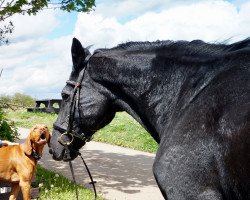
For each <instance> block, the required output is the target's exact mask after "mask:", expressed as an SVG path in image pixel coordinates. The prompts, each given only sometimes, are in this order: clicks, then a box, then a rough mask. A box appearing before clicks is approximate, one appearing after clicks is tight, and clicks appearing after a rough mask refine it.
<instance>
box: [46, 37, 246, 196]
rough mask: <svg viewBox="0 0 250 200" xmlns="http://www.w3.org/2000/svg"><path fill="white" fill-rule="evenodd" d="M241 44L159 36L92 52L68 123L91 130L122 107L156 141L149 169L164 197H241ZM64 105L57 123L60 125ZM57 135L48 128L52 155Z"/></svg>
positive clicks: (77, 65) (75, 49)
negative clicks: (77, 107)
mask: <svg viewBox="0 0 250 200" xmlns="http://www.w3.org/2000/svg"><path fill="white" fill-rule="evenodd" d="M74 43H75V44H74ZM79 44H80V43H79V42H78V41H74V42H73V45H72V57H73V65H74V67H73V71H72V74H71V76H70V80H74V81H75V80H76V79H77V77H78V74H79V71H80V70H82V68H83V66H82V64H81V62H80V61H78V60H80V59H79V58H80V57H81V59H83V60H84V59H85V57H86V54H88V52H86V49H83V48H82V47H81V45H79ZM249 44H250V40H245V41H242V42H239V43H235V44H232V45H211V44H210V45H209V44H206V43H204V42H202V41H193V42H190V43H188V42H177V43H174V42H170V41H165V42H155V43H127V44H125V45H120V46H118V47H116V48H112V49H107V50H105V49H104V50H98V51H97V52H95V53H94V55H92V57H91V58H90V60H89V62H88V66H87V68H86V72H85V75H84V78H83V82H82V87H81V96H80V100H79V105H80V111H79V113H78V114H75V120H74V123H73V127H74V129H75V131H76V132H80V131H81V130H82V131H85V132H86V133H85V134H90V135H91V134H93V133H94V132H95V130H97V129H99V128H102V127H103V126H105V125H106V124H108V123H109V122H110V121H111V120H112V119H113V117H114V114H115V112H117V111H126V112H128V113H129V114H130V115H132V116H133V117H134V118H135V119H136V120H137V121H138V122H139V123H141V124H142V126H143V127H145V129H147V130H148V132H149V133H150V134H151V135H152V137H153V138H154V139H155V140H156V141H157V142H158V143H159V150H158V152H157V154H156V158H155V162H154V166H153V172H154V175H155V178H156V181H157V183H158V185H159V188H160V190H161V192H162V194H163V196H164V198H165V199H211V200H212V199H213V200H216V199H249V198H250V192H249V191H250V138H249V132H250V124H249V119H250V114H249V100H250V48H249ZM81 48H82V49H81ZM79 49H80V50H79ZM68 90H69V86H66V87H65V88H64V91H66V93H67V91H68ZM64 93H65V92H64ZM67 105H68V103H67V102H66V101H65V102H64V104H63V105H62V108H61V110H62V111H60V113H59V117H58V119H57V122H56V124H58V126H61V127H63V126H65V125H64V123H65V116H67V114H69V113H68V112H67V111H65V110H68V109H67ZM80 113H81V114H80ZM80 115H81V116H80ZM64 129H65V128H64ZM87 132H88V133H87ZM59 135H60V133H59V131H58V130H56V129H55V130H54V133H53V136H54V137H53V136H52V142H51V145H52V149H53V156H54V158H55V159H62V158H63V146H62V145H61V146H60V144H58V142H57V137H58V136H59ZM53 138H54V139H53ZM81 145H84V143H81V142H80V141H75V142H73V145H72V147H71V148H75V149H79V148H80V147H81ZM73 157H74V156H73Z"/></svg>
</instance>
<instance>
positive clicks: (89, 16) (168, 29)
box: [0, 0, 250, 99]
mask: <svg viewBox="0 0 250 200" xmlns="http://www.w3.org/2000/svg"><path fill="white" fill-rule="evenodd" d="M11 20H12V21H13V22H14V25H15V30H14V33H13V34H12V35H11V37H10V44H9V45H3V46H0V70H1V69H3V73H2V76H1V78H0V95H14V94H15V93H17V92H19V93H23V94H26V95H30V96H32V97H34V98H36V99H47V98H60V93H61V90H62V88H63V87H64V86H65V81H66V80H67V79H68V77H69V75H70V72H71V69H72V61H71V52H70V49H71V44H72V38H73V37H76V38H78V39H79V40H80V41H81V43H82V45H83V46H84V47H86V46H89V45H93V47H92V48H91V51H92V52H93V51H94V50H95V49H97V48H111V47H113V46H116V45H118V44H120V43H124V42H128V41H155V40H174V41H177V40H187V41H191V40H194V39H201V40H203V41H205V42H210V43H212V42H215V43H221V42H223V43H233V42H236V41H240V40H243V39H245V38H248V37H250V0H230V1H229V0H228V1H226V0H154V1H148V0H97V1H96V7H95V10H94V11H93V12H90V13H76V12H73V13H66V12H62V11H59V10H43V11H41V12H40V13H39V14H37V15H36V16H23V15H16V16H14V17H12V18H11Z"/></svg>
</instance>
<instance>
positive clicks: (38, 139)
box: [24, 124, 50, 156]
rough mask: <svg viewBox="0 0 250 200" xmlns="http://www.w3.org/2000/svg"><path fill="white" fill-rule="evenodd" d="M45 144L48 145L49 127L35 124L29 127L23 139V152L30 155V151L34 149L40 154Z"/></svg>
mask: <svg viewBox="0 0 250 200" xmlns="http://www.w3.org/2000/svg"><path fill="white" fill-rule="evenodd" d="M45 144H48V145H50V133H49V129H48V127H47V126H46V125H44V124H37V125H35V126H34V127H33V128H32V129H31V131H30V134H29V136H28V137H27V139H26V141H25V145H24V152H25V154H26V155H28V156H30V155H31V154H32V151H35V153H36V154H37V155H38V156H41V155H42V151H43V147H44V145H45Z"/></svg>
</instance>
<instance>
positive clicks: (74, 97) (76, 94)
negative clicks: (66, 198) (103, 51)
mask: <svg viewBox="0 0 250 200" xmlns="http://www.w3.org/2000/svg"><path fill="white" fill-rule="evenodd" d="M90 57H91V55H88V56H87V57H86V58H85V60H84V63H83V64H84V68H83V69H82V71H81V72H80V74H79V77H78V79H77V81H76V82H75V81H71V80H68V81H66V83H67V84H69V85H72V86H74V90H73V92H72V93H71V95H70V109H69V115H68V117H67V120H66V122H67V128H66V129H65V128H62V127H60V126H58V125H56V124H54V125H53V127H54V128H55V129H57V130H59V131H62V132H63V133H62V134H61V136H60V137H58V142H59V143H60V144H61V145H63V146H64V149H65V153H64V158H65V159H66V160H69V167H70V171H71V174H72V178H73V181H74V184H75V188H76V199H77V200H78V189H77V185H76V180H75V174H74V169H73V166H72V162H71V156H70V150H69V146H70V145H71V144H72V142H73V141H74V138H75V137H77V138H79V139H80V140H82V141H83V142H85V143H86V142H88V141H90V138H91V136H86V135H85V134H84V133H83V134H77V133H75V132H73V127H72V125H73V121H74V115H75V112H76V109H77V110H78V114H79V117H80V116H81V114H80V109H79V98H80V88H81V83H82V81H83V78H84V74H85V71H86V68H87V67H88V61H89V59H90ZM80 118H81V117H80ZM63 136H68V137H69V138H71V139H70V141H64V140H63ZM75 153H77V155H79V156H80V157H81V159H82V162H83V164H84V166H85V168H86V170H87V172H88V175H89V178H90V180H91V182H90V183H89V184H91V185H92V186H93V189H94V193H95V199H96V198H97V193H96V188H95V183H96V181H94V180H93V178H92V175H91V173H90V171H89V168H88V166H87V164H86V162H85V161H84V159H83V157H82V155H81V153H80V152H79V151H75Z"/></svg>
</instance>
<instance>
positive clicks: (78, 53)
mask: <svg viewBox="0 0 250 200" xmlns="http://www.w3.org/2000/svg"><path fill="white" fill-rule="evenodd" d="M71 55H72V62H73V68H74V69H79V67H81V62H82V61H84V59H85V57H86V54H85V50H84V48H83V47H82V44H81V43H80V41H79V40H78V39H76V38H73V42H72V46H71Z"/></svg>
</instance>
